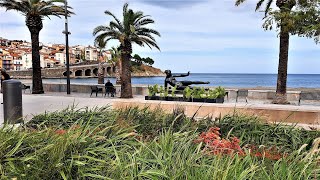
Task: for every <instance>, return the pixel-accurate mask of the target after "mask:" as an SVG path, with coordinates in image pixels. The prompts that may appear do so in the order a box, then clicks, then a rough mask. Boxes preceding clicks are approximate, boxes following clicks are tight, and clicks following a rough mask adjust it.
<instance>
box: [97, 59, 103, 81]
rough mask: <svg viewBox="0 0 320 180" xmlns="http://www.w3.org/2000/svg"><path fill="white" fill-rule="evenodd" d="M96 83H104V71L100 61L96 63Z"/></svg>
mask: <svg viewBox="0 0 320 180" xmlns="http://www.w3.org/2000/svg"><path fill="white" fill-rule="evenodd" d="M98 84H104V71H103V68H102V63H101V62H99V64H98Z"/></svg>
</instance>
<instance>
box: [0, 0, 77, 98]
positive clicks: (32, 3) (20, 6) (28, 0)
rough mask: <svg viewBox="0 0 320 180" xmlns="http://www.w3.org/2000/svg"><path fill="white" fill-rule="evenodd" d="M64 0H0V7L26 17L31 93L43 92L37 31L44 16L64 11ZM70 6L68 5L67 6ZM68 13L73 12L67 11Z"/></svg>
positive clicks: (59, 14) (62, 13)
mask: <svg viewBox="0 0 320 180" xmlns="http://www.w3.org/2000/svg"><path fill="white" fill-rule="evenodd" d="M64 2H65V0H0V7H3V8H5V9H6V10H15V11H18V12H20V13H22V15H24V16H25V17H26V25H27V27H28V29H29V31H30V34H31V43H32V71H33V75H32V93H33V94H43V93H44V91H43V86H42V79H41V67H40V53H39V49H40V47H39V33H40V31H41V29H42V28H43V23H42V20H43V18H44V17H48V18H50V16H57V17H60V16H63V15H64V13H65V7H64V5H61V6H59V5H56V4H55V3H64ZM69 8H70V7H69ZM68 13H69V14H73V13H72V12H70V11H68Z"/></svg>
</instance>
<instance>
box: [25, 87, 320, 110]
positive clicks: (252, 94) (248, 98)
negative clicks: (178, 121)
mask: <svg viewBox="0 0 320 180" xmlns="http://www.w3.org/2000/svg"><path fill="white" fill-rule="evenodd" d="M25 84H27V85H31V84H30V83H25ZM91 86H99V87H104V85H101V84H71V85H70V89H71V92H74V93H88V94H89V93H90V92H91ZM43 87H44V91H45V92H66V91H67V85H66V84H62V83H46V84H43ZM115 87H116V89H117V93H118V95H119V94H120V85H115ZM226 91H227V92H228V96H226V97H225V102H230V103H235V102H241V103H254V104H270V103H271V102H272V100H273V98H274V96H275V90H250V89H249V90H248V89H226ZM243 91H244V92H245V93H243ZM132 92H133V95H143V96H146V95H148V86H147V85H132ZM315 93H316V95H318V96H319V97H320V92H315ZM300 96H301V91H288V92H287V99H288V101H289V102H290V104H293V105H299V101H300V104H301V105H320V101H319V100H316V99H315V100H300Z"/></svg>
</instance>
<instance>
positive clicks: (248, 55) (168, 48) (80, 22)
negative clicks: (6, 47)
mask: <svg viewBox="0 0 320 180" xmlns="http://www.w3.org/2000/svg"><path fill="white" fill-rule="evenodd" d="M125 2H128V3H129V8H131V9H133V10H134V11H137V10H140V11H143V12H144V14H146V15H151V17H152V19H153V20H154V21H155V24H153V25H151V26H149V27H151V28H154V29H156V30H157V31H159V32H160V34H161V37H159V38H156V39H157V43H158V45H159V47H160V48H161V51H159V50H157V49H152V50H151V49H149V48H148V47H139V46H136V45H134V46H133V54H139V55H140V56H141V57H151V58H153V59H154V61H155V65H154V66H155V67H158V68H160V69H162V70H166V69H171V70H172V72H187V71H190V72H191V73H277V67H278V54H279V38H278V36H277V35H278V33H277V32H276V31H274V30H273V31H265V30H264V29H262V24H263V20H262V18H263V16H264V13H263V12H255V11H254V9H255V4H256V2H257V0H247V2H246V3H244V4H242V5H241V6H239V7H236V6H235V5H234V2H235V0H126V1H124V0H89V1H88V0H68V3H69V5H70V6H71V7H73V11H74V12H75V13H76V15H74V16H72V17H71V18H69V31H70V32H71V35H70V37H69V40H70V44H71V45H78V44H81V45H93V40H94V37H93V35H92V31H93V29H94V28H95V27H97V26H99V25H107V24H108V22H109V21H110V20H112V19H111V17H110V16H107V15H105V14H104V11H105V10H109V11H111V12H113V13H114V14H115V15H116V16H117V17H119V19H121V18H122V16H121V15H122V7H123V4H124V3H125ZM63 30H64V18H62V19H59V18H56V17H53V18H52V19H51V20H49V19H45V20H44V28H43V30H42V31H41V33H40V41H41V42H43V43H64V42H65V36H64V35H63V34H62V31H63ZM0 37H5V38H8V39H21V40H27V41H30V33H29V31H28V29H27V27H26V26H25V19H24V17H23V16H22V15H21V14H19V13H17V12H14V11H5V10H4V9H0ZM118 44H119V43H118V42H117V41H112V42H110V43H108V45H107V48H111V47H112V46H116V45H118ZM319 57H320V45H317V44H315V43H314V41H313V40H312V39H307V38H303V37H296V36H291V38H290V50H289V67H288V73H290V74H320V68H319V67H320V58H319Z"/></svg>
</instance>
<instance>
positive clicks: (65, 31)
mask: <svg viewBox="0 0 320 180" xmlns="http://www.w3.org/2000/svg"><path fill="white" fill-rule="evenodd" d="M64 7H65V11H64V12H65V13H64V15H65V30H64V31H63V33H64V34H65V35H66V66H67V94H70V65H69V37H68V35H69V34H70V32H69V31H68V2H67V0H65V1H64Z"/></svg>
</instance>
